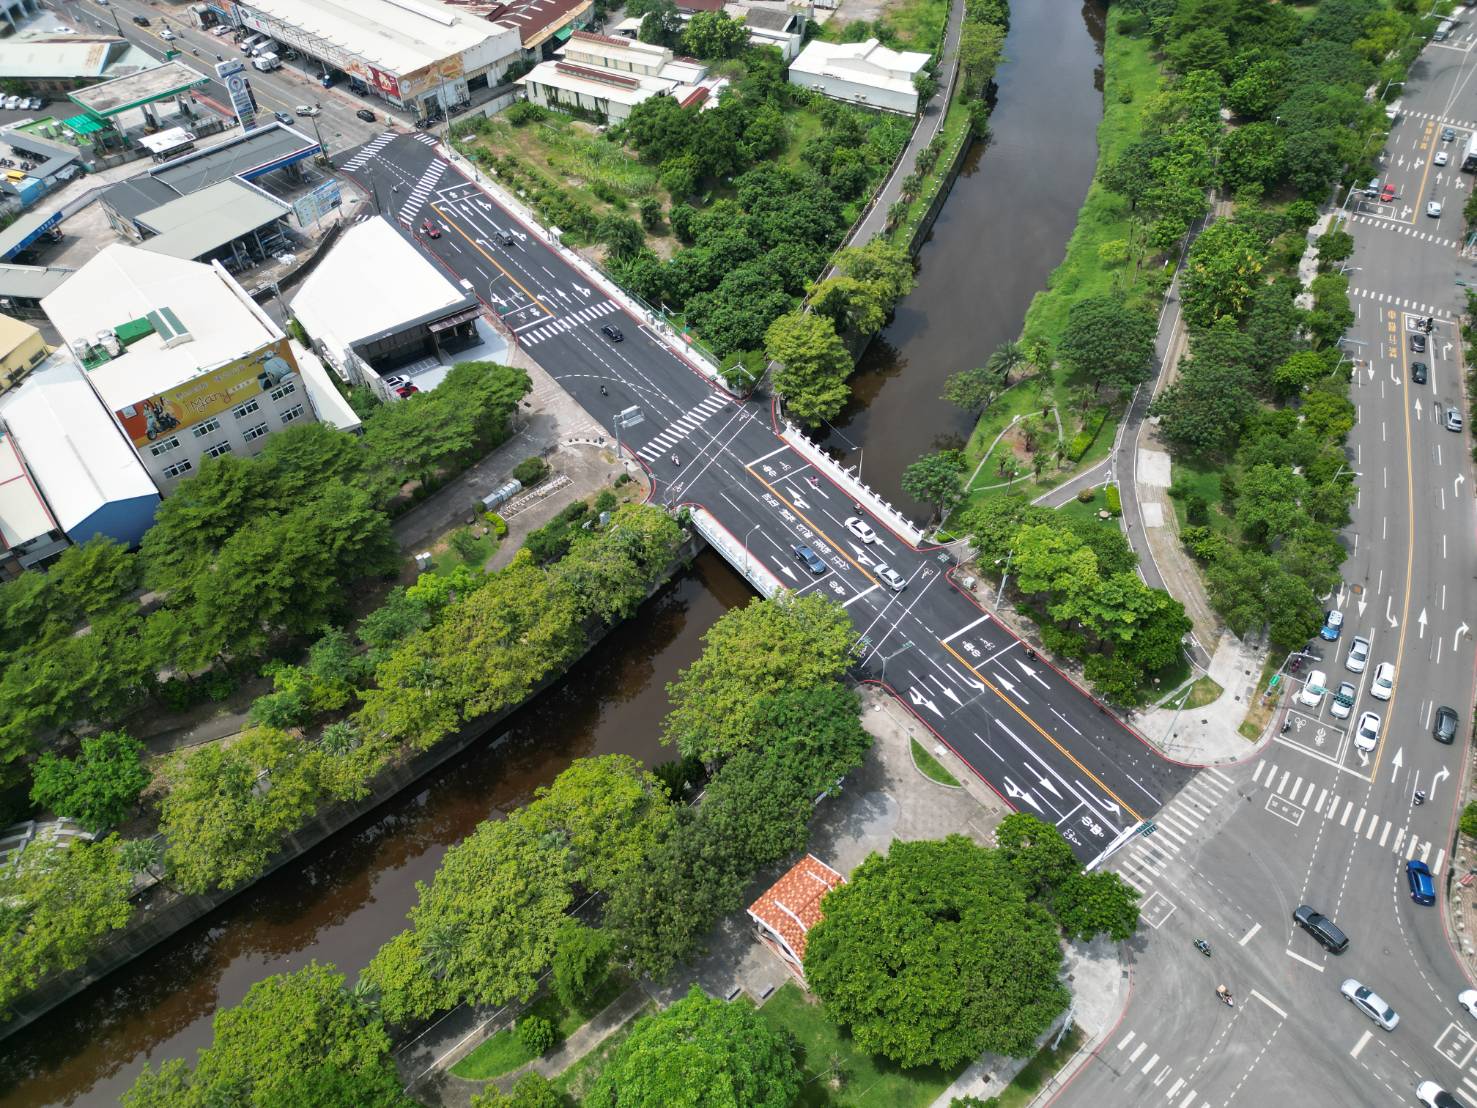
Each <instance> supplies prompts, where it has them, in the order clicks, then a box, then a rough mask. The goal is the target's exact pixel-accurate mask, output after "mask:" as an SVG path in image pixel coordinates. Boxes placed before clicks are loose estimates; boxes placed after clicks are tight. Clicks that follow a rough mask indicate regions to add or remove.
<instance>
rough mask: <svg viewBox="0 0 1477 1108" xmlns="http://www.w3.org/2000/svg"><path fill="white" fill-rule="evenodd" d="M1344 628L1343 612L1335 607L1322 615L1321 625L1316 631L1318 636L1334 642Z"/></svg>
mask: <svg viewBox="0 0 1477 1108" xmlns="http://www.w3.org/2000/svg"><path fill="white" fill-rule="evenodd" d="M1343 629H1344V613H1343V612H1341V611H1339V610H1338V609H1337V608H1334V609H1333V610H1331V611H1329V612H1328V613H1327V614H1325V615H1324V617H1323V626H1322V627H1321V628H1320V629H1319V631H1318V637H1319V638H1321V639H1327V640H1328V641H1329V642H1334V641H1335V640H1336V639H1337V638H1338V637H1339V632H1340V631H1342V630H1343Z"/></svg>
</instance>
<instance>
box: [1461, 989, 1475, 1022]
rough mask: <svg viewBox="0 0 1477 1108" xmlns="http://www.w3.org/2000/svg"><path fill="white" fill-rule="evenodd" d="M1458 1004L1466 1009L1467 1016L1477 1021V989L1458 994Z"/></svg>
mask: <svg viewBox="0 0 1477 1108" xmlns="http://www.w3.org/2000/svg"><path fill="white" fill-rule="evenodd" d="M1456 1002H1457V1003H1458V1004H1460V1005H1461V1006H1462V1007H1463V1008H1465V1009H1466V1011H1467V1015H1469V1016H1471V1017H1472V1018H1473V1019H1477V989H1466V990H1465V991H1463V992H1460V993H1458V994H1457V998H1456Z"/></svg>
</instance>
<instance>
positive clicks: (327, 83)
mask: <svg viewBox="0 0 1477 1108" xmlns="http://www.w3.org/2000/svg"><path fill="white" fill-rule="evenodd" d="M333 81H334V76H333V74H332V73H324V74H321V75H320V76H319V77H318V83H319V84H320V85H322V86H323V87H324V88H333Z"/></svg>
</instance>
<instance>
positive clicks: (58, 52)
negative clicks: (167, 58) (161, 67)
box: [0, 35, 159, 96]
mask: <svg viewBox="0 0 1477 1108" xmlns="http://www.w3.org/2000/svg"><path fill="white" fill-rule="evenodd" d="M158 64H159V62H158V60H157V59H155V58H153V57H150V56H149V54H148V53H146V52H145V51H144V50H142V49H140V48H139V47H137V46H134V45H133V44H132V43H130V42H129V41H128V40H127V39H123V38H117V37H115V36H113V35H99V36H96V37H94V36H85V35H67V36H57V37H55V38H51V39H46V38H9V39H6V40H5V41H4V42H0V77H4V78H5V79H6V81H8V82H12V83H14V84H16V85H18V86H20V87H21V88H23V89H25V91H26V92H27V93H41V94H43V95H49V96H54V95H56V94H58V93H63V92H70V91H71V90H73V89H79V88H86V87H87V86H89V85H94V84H96V83H97V82H99V81H106V80H108V79H109V78H111V77H119V76H123V75H125V74H129V73H137V72H138V71H140V70H144V69H151V68H153V67H154V66H157V65H158Z"/></svg>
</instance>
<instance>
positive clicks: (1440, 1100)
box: [1415, 1081, 1462, 1108]
mask: <svg viewBox="0 0 1477 1108" xmlns="http://www.w3.org/2000/svg"><path fill="white" fill-rule="evenodd" d="M1415 1098H1416V1099H1417V1100H1418V1101H1420V1102H1421V1103H1422V1104H1424V1105H1425V1106H1426V1108H1462V1102H1461V1101H1460V1100H1458V1099H1457V1098H1456V1097H1454V1096H1452V1095H1451V1094H1450V1093H1449V1092H1447V1091H1446V1090H1445V1089H1443V1088H1442V1087H1441V1086H1440V1085H1438V1084H1436V1082H1434V1081H1422V1082H1421V1083H1420V1084H1419V1085H1417V1086H1416V1087H1415Z"/></svg>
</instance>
